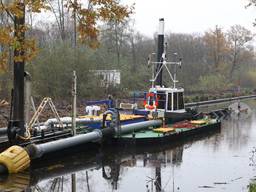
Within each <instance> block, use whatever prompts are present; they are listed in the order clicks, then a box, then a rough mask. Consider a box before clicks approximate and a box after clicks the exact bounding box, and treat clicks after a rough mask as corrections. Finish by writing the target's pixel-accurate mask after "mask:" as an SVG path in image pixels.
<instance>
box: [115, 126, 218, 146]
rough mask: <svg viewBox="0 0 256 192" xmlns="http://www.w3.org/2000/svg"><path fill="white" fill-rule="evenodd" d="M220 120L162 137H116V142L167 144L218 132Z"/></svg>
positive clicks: (140, 144)
mask: <svg viewBox="0 0 256 192" xmlns="http://www.w3.org/2000/svg"><path fill="white" fill-rule="evenodd" d="M220 130H221V122H216V123H213V124H210V125H204V126H201V127H198V128H195V129H191V130H189V131H183V132H180V133H175V134H169V135H166V136H163V137H152V138H118V139H116V141H115V142H116V144H124V145H126V144H129V145H131V144H132V145H135V146H146V145H155V144H161V145H162V144H163V145H164V144H168V143H172V142H173V143H175V142H177V141H184V140H191V139H193V137H197V136H200V135H206V134H210V133H212V132H220Z"/></svg>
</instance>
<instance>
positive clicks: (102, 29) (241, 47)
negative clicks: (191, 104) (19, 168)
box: [0, 1, 256, 101]
mask: <svg viewBox="0 0 256 192" xmlns="http://www.w3.org/2000/svg"><path fill="white" fill-rule="evenodd" d="M59 2H61V1H59ZM50 6H52V8H54V7H55V6H57V8H58V2H57V1H56V2H53V4H50ZM57 8H56V9H53V10H54V11H53V16H54V17H55V20H53V21H50V22H49V21H47V20H45V21H39V20H38V19H36V17H37V16H36V14H33V13H30V14H31V17H28V18H29V19H28V21H27V23H29V24H30V28H29V29H28V30H27V34H26V35H27V37H33V38H35V39H36V42H37V47H38V54H37V56H36V57H35V58H34V59H33V60H32V61H28V62H27V63H26V71H28V72H29V73H30V74H31V75H32V81H33V96H34V97H35V98H38V99H39V100H40V99H42V98H43V97H45V96H49V97H52V98H53V99H57V100H69V99H70V96H71V82H72V71H73V70H76V71H77V76H78V97H79V99H80V100H81V99H100V98H106V97H107V95H108V94H112V95H114V96H115V97H116V98H127V97H129V95H130V92H131V91H134V90H139V91H144V90H147V89H148V87H149V86H150V82H149V79H150V78H151V71H152V69H151V67H149V66H148V65H147V59H148V55H149V54H150V53H155V52H156V34H152V37H147V36H144V35H143V34H141V33H139V32H138V31H136V30H135V28H134V21H133V20H132V19H130V18H128V17H126V18H125V19H124V20H122V21H121V20H115V19H114V20H113V19H110V20H107V22H106V23H104V24H103V23H101V22H100V23H99V24H98V26H97V30H99V31H98V38H97V43H96V42H94V43H93V44H91V43H89V44H88V42H87V43H85V44H78V43H76V41H75V40H74V38H76V37H75V36H74V33H77V36H79V35H81V34H83V33H81V31H78V32H77V31H74V30H75V29H74V21H73V19H72V17H70V13H69V12H68V8H66V7H62V8H63V9H57ZM6 22H7V20H6V15H5V14H2V15H1V17H0V25H1V26H4V25H5V24H6ZM155 25H157V21H156V24H155ZM152 27H154V26H152ZM209 27H211V26H209ZM85 39H86V38H85ZM165 40H166V42H167V56H168V60H169V61H175V60H178V59H180V58H182V66H181V69H178V71H177V72H178V79H179V86H182V87H184V88H185V92H186V93H187V95H188V97H187V101H196V100H204V99H210V98H212V99H214V98H218V97H226V96H234V95H239V94H247V93H248V94H251V93H253V91H254V85H255V83H256V70H255V55H254V54H255V53H254V47H253V34H252V33H251V31H249V30H248V29H246V28H244V27H243V26H240V25H234V26H232V27H231V28H229V29H228V30H224V29H223V28H222V27H221V26H212V29H210V30H208V31H206V32H205V33H201V34H181V33H172V32H167V33H166V34H165ZM10 49H11V48H10ZM1 50H3V47H2V49H1ZM5 50H6V47H5ZM153 56H154V54H153ZM152 59H155V58H152ZM8 61H9V65H8V66H7V68H6V71H5V72H4V73H1V74H0V98H5V99H8V98H10V90H11V87H12V81H11V79H12V68H13V66H12V57H11V55H10V57H9V60H8ZM95 70H120V74H121V83H120V84H118V85H116V86H112V85H111V84H110V85H109V86H107V87H106V86H102V78H101V76H97V75H95V73H94V72H93V71H95ZM164 76H166V74H165V75H164ZM170 83H171V82H170V80H169V79H167V78H165V79H164V84H165V85H166V86H168V85H169V84H170ZM199 95H200V97H199Z"/></svg>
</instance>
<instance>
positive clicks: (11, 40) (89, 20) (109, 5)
mask: <svg viewBox="0 0 256 192" xmlns="http://www.w3.org/2000/svg"><path fill="white" fill-rule="evenodd" d="M48 3H49V1H44V0H24V1H21V0H14V1H13V3H9V4H7V3H6V2H4V1H3V0H0V14H2V13H5V14H7V15H8V16H9V17H10V18H11V20H12V22H10V23H8V24H5V26H1V28H0V46H1V49H0V70H2V71H3V70H6V64H7V61H8V59H7V58H8V55H9V50H10V48H12V49H13V50H17V51H20V52H22V53H23V54H18V56H14V58H13V59H14V61H16V62H21V61H24V62H26V61H31V60H32V59H33V58H34V57H35V56H36V55H37V52H38V49H37V47H36V41H35V40H34V39H33V38H32V37H29V38H23V39H22V34H24V33H25V32H26V31H27V30H28V29H29V28H30V26H29V25H28V24H24V25H18V26H17V24H16V25H13V23H14V21H15V18H22V17H25V12H28V11H29V12H32V13H40V12H42V11H43V10H48V11H49V10H51V6H50V5H49V4H48ZM63 3H64V6H65V7H66V8H67V9H68V11H69V12H70V13H71V15H74V14H72V13H74V12H75V13H76V14H75V15H76V18H77V20H78V23H77V31H78V38H79V41H80V42H81V43H86V44H88V45H89V46H90V47H92V48H96V47H97V46H98V45H99V41H98V35H99V30H98V28H97V22H98V21H112V20H115V21H118V22H121V21H123V20H124V19H125V18H127V17H129V15H130V14H131V13H132V11H133V7H128V6H124V5H121V4H120V3H119V1H118V0H89V1H87V2H85V1H82V0H80V1H79V0H74V1H70V0H64V1H63ZM22 6H25V10H26V11H24V9H23V7H22ZM15 26H16V27H15ZM21 39H22V41H21Z"/></svg>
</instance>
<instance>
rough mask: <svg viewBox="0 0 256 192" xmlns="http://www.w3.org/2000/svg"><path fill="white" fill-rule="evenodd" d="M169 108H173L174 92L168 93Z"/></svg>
mask: <svg viewBox="0 0 256 192" xmlns="http://www.w3.org/2000/svg"><path fill="white" fill-rule="evenodd" d="M168 110H170V111H171V110H172V94H171V93H168Z"/></svg>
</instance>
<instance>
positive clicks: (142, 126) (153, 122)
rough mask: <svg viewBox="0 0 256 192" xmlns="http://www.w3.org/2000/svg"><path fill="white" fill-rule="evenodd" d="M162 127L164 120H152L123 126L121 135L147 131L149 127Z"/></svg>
mask: <svg viewBox="0 0 256 192" xmlns="http://www.w3.org/2000/svg"><path fill="white" fill-rule="evenodd" d="M160 125H162V120H151V121H145V122H139V123H132V124H128V125H122V126H121V130H120V131H121V134H126V133H130V132H133V131H139V130H141V129H146V128H147V127H157V126H160Z"/></svg>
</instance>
